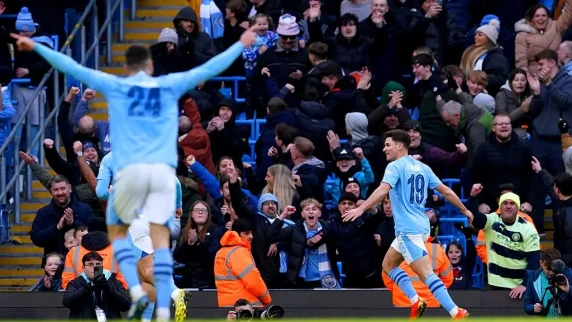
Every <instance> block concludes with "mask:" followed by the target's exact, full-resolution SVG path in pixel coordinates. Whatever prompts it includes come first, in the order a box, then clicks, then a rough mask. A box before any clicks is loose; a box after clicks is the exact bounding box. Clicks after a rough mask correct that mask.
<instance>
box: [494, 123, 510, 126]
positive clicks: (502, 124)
mask: <svg viewBox="0 0 572 322" xmlns="http://www.w3.org/2000/svg"><path fill="white" fill-rule="evenodd" d="M493 125H494V126H509V125H510V123H507V122H504V123H493Z"/></svg>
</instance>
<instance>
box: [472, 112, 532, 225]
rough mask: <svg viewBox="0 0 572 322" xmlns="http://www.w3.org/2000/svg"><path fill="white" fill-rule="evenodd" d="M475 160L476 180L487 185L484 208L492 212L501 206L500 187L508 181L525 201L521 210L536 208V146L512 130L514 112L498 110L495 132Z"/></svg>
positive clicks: (481, 205) (481, 206)
mask: <svg viewBox="0 0 572 322" xmlns="http://www.w3.org/2000/svg"><path fill="white" fill-rule="evenodd" d="M473 160H474V162H473V163H472V165H473V166H472V169H471V175H472V176H473V178H472V182H473V184H478V185H482V186H483V191H482V192H481V193H480V194H479V198H478V200H479V210H480V212H482V213H484V214H488V213H490V212H492V211H494V210H495V209H496V208H497V206H498V197H499V195H498V189H497V188H498V187H499V185H501V184H504V183H512V184H513V185H514V193H516V194H517V195H518V196H520V197H521V198H522V199H521V200H522V201H523V203H522V208H521V210H522V211H523V212H525V213H531V212H532V204H533V202H534V190H533V189H532V187H533V183H534V180H535V177H534V172H533V171H532V168H531V166H530V162H531V160H532V149H531V147H530V145H529V144H528V142H525V141H521V140H520V139H519V138H518V135H517V134H516V133H514V132H513V131H512V122H511V119H510V116H508V115H507V114H497V115H496V116H495V117H494V119H493V133H491V134H490V135H489V137H488V139H486V140H485V141H484V142H483V143H482V144H481V145H480V146H479V148H478V149H477V151H476V152H475V153H474V159H473Z"/></svg>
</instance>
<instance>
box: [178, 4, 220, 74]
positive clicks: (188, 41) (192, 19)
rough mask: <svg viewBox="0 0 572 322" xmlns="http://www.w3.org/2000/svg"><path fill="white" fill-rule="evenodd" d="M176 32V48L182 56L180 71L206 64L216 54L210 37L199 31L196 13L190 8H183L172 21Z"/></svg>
mask: <svg viewBox="0 0 572 322" xmlns="http://www.w3.org/2000/svg"><path fill="white" fill-rule="evenodd" d="M173 25H174V26H175V30H177V35H178V42H179V43H178V44H177V45H178V47H179V50H180V52H181V54H182V55H183V60H182V61H183V62H185V64H183V65H182V66H179V67H180V68H181V69H182V70H189V69H191V68H193V67H195V66H199V65H202V64H204V63H206V62H207V61H208V60H209V59H211V58H213V57H214V56H215V55H216V54H217V52H216V48H215V45H214V43H213V41H212V39H211V37H210V36H209V35H208V34H207V33H205V32H202V31H200V30H199V26H198V19H197V13H196V12H195V10H193V8H191V7H188V6H187V7H184V8H183V9H181V10H180V11H179V13H177V16H175V19H173Z"/></svg>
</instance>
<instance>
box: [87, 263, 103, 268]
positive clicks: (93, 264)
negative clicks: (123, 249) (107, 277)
mask: <svg viewBox="0 0 572 322" xmlns="http://www.w3.org/2000/svg"><path fill="white" fill-rule="evenodd" d="M83 266H85V267H101V263H85V265H83Z"/></svg>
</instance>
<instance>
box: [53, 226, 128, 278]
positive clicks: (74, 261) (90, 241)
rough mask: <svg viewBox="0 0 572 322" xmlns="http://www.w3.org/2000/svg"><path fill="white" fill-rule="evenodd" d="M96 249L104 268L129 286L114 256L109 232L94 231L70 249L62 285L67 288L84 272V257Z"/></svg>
mask: <svg viewBox="0 0 572 322" xmlns="http://www.w3.org/2000/svg"><path fill="white" fill-rule="evenodd" d="M92 251H95V252H97V253H98V254H99V256H101V257H102V258H103V268H104V269H106V270H108V271H110V272H112V273H115V274H117V280H118V281H119V282H121V284H123V286H124V287H125V288H128V287H129V286H127V282H126V281H125V279H124V278H123V275H122V274H121V273H120V272H119V265H118V264H117V262H116V261H115V259H114V258H113V247H112V246H111V244H110V243H109V239H108V238H107V234H106V233H104V232H100V231H92V232H90V233H88V234H86V235H85V236H83V237H82V239H81V245H80V246H76V247H74V248H72V249H70V251H69V253H68V254H67V256H66V262H65V267H64V272H63V273H62V287H63V288H64V289H67V286H68V283H69V282H71V281H72V280H73V279H75V278H76V277H78V276H80V274H82V273H83V265H82V262H81V260H82V258H83V256H84V255H85V254H87V253H89V252H92Z"/></svg>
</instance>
